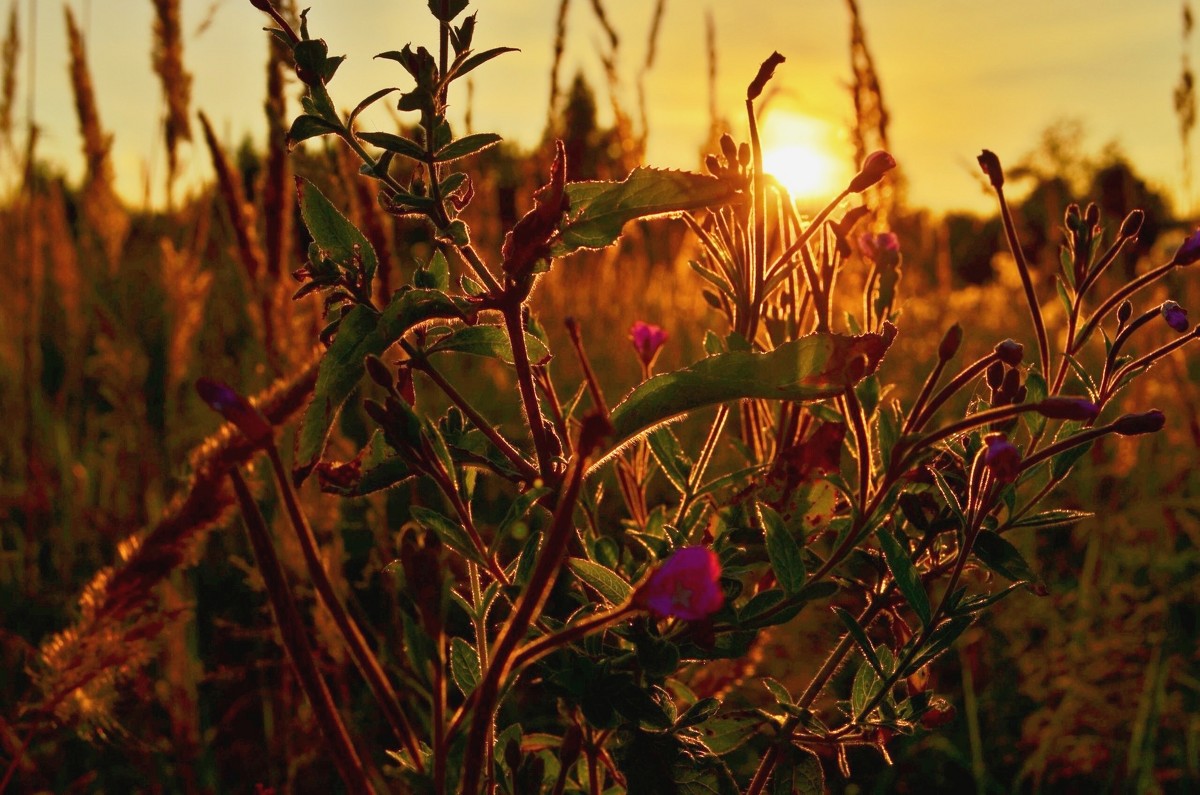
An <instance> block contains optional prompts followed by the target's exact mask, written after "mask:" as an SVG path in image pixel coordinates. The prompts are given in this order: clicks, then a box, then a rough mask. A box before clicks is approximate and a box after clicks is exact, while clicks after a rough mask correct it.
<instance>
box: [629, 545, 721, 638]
mask: <svg viewBox="0 0 1200 795" xmlns="http://www.w3.org/2000/svg"><path fill="white" fill-rule="evenodd" d="M720 578H721V563H720V561H719V560H718V559H717V555H716V553H715V552H713V551H712V550H711V549H708V548H707V547H683V548H681V549H677V550H675V552H674V553H672V555H671V557H669V558H667V559H666V561H664V562H663V564H662V565H661V566H659V567H658V569H657V570H656V571H655V572H654V573H653V574H651V575H650V578H649V579H648V580H646V582H645V583H644V584H643V585H641V586H640V587H639V588H638V591H637V593H636V594H635V596H634V600H635V602H636V603H637V604H639V605H641V606H643V607H645V608H646V609H648V610H650V611H651V612H652V613H656V614H657V615H659V616H674V617H676V618H682V619H684V620H685V621H696V620H699V619H701V618H705V617H707V616H709V615H711V614H712V613H715V612H716V611H717V610H720V609H721V605H723V604H725V593H724V591H722V590H721V584H720Z"/></svg>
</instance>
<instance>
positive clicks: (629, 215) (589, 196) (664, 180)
mask: <svg viewBox="0 0 1200 795" xmlns="http://www.w3.org/2000/svg"><path fill="white" fill-rule="evenodd" d="M739 195H740V194H739V192H738V190H737V189H736V188H735V187H734V186H733V185H732V184H731V183H729V182H725V181H722V180H718V179H716V178H715V177H709V176H705V175H703V174H694V173H691V172H688V171H666V170H662V169H654V168H636V169H634V170H633V172H632V173H630V175H629V176H628V177H626V178H625V179H624V180H623V181H621V182H572V183H570V184H568V185H567V198H568V199H569V201H570V205H571V206H570V211H569V212H568V215H567V218H566V220H565V221H564V222H563V224H562V227H561V229H560V234H559V236H558V240H557V241H556V242H555V243H554V246H553V248H552V250H551V254H552V255H553V256H563V255H565V254H570V253H571V252H573V251H579V250H580V249H588V248H592V249H595V248H604V247H605V246H609V245H611V244H612V243H614V242H616V240H617V238H618V237H620V236H621V229H622V228H623V227H624V226H625V224H626V223H628V222H630V221H632V220H634V219H637V218H651V217H654V216H660V215H671V214H674V213H680V212H683V211H685V210H698V209H701V208H706V207H714V206H718V205H722V204H727V203H729V202H730V201H733V200H734V199H736V198H738V196H739Z"/></svg>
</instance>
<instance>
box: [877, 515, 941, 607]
mask: <svg viewBox="0 0 1200 795" xmlns="http://www.w3.org/2000/svg"><path fill="white" fill-rule="evenodd" d="M875 536H876V538H878V539H879V548H880V549H882V550H883V556H884V557H885V558H886V559H887V564H888V568H889V569H891V570H892V577H894V578H895V579H896V587H897V588H899V589H900V593H902V594H904V598H905V599H906V600H908V605H909V607H911V608H912V609H913V612H914V613H916V614H917V617H918V618H920V619H921V624H922V626H926V627H927V626H929V620H930V618H931V617H932V615H931V613H932V611H931V609H930V607H929V595H928V594H927V593H925V585H924V584H923V583H922V582H921V575H920V574H919V573H918V572H917V568H916V566H914V565H913V562H912V559H911V558H909V557H908V551H907V550H905V549H904V547H903V545H901V544H900V542H899V541H897V540H896V537H895V536H893V535H892V534H891V533H890V532H888V531H887V530H886V529H884V528H882V527H881V528H879V530H878V531H877V532H876V533H875Z"/></svg>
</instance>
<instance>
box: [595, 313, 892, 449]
mask: <svg viewBox="0 0 1200 795" xmlns="http://www.w3.org/2000/svg"><path fill="white" fill-rule="evenodd" d="M894 336H895V328H894V327H892V326H888V327H887V330H886V331H885V333H883V334H863V335H860V336H857V337H851V336H847V335H844V334H831V333H818V334H809V335H808V336H806V337H801V338H800V339H798V340H792V341H791V342H787V343H784V344H783V345H780V346H779V347H778V348H776V349H775V350H773V351H769V352H767V353H754V352H749V351H731V352H729V353H720V354H716V355H713V356H709V357H707V358H704V359H701V360H700V361H698V362H696V363H695V364H693V365H691V366H690V367H685V368H684V369H682V370H676V371H674V372H671V373H664V374H662V375H657V376H654V377H653V378H650V379H648V380H646V381H643V382H642V383H641V384H640V385H639V386H637V387H636V388H635V389H634V390H633V391H632V392H631V393H630V394H629V395H628V396H627V397H626V398H625V399H624V400H623V401H621V402H620V403H619V404H618V405H617V406H616V407H615V408H614V409H613V411H612V415H611V416H612V424H613V431H614V433H613V436H612V440H613V445H612V446H613V449H616V448H619V447H620V445H621V444H623V443H624V442H626V441H628V440H629V439H631V438H633V437H635V436H637V435H639V434H641V433H644V432H646V431H648V430H652V429H654V428H656V427H658V426H659V425H662V424H663V423H666V422H669V421H670V420H672V419H674V418H676V417H679V416H681V415H683V414H687V413H688V412H691V411H694V410H696V409H699V408H703V407H705V406H711V405H714V404H717V403H725V402H728V401H731V400H740V399H744V398H763V399H766V400H793V401H806V400H819V399H822V398H826V397H831V396H833V395H836V394H840V393H841V392H843V391H845V389H846V388H847V387H848V386H852V385H853V384H854V383H857V380H859V379H861V378H862V377H863V376H865V375H868V374H870V373H871V372H872V371H874V369H875V368H876V367H877V366H878V364H879V360H880V359H882V358H883V355H884V353H885V352H886V351H887V348H888V346H889V345H890V344H891V341H892V339H893V338H894ZM863 357H865V359H866V362H867V364H866V367H865V368H864V367H863V366H862V362H861V361H860V359H861V358H863ZM597 466H598V464H597Z"/></svg>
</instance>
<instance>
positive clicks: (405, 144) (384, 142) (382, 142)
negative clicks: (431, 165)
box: [355, 132, 426, 162]
mask: <svg viewBox="0 0 1200 795" xmlns="http://www.w3.org/2000/svg"><path fill="white" fill-rule="evenodd" d="M355 135H356V136H357V137H358V138H359V139H360V140H363V141H366V142H367V143H369V144H373V145H375V146H378V147H379V148H380V149H384V150H386V151H388V152H395V153H396V154H398V155H400V156H402V157H407V158H409V159H410V160H416V161H418V162H424V161H425V154H426V153H425V148H424V147H423V146H421V145H420V144H419V143H417V142H416V141H412V140H409V139H408V138H403V137H401V136H399V135H393V134H392V133H385V132H360V133H355Z"/></svg>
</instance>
